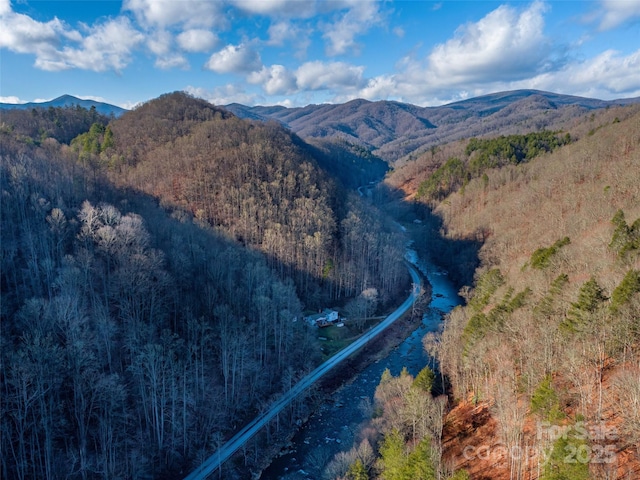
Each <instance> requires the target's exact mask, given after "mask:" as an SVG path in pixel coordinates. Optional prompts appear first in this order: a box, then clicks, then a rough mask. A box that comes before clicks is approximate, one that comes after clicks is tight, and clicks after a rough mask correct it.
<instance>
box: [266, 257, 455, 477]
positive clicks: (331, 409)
mask: <svg viewBox="0 0 640 480" xmlns="http://www.w3.org/2000/svg"><path fill="white" fill-rule="evenodd" d="M408 255H409V256H410V257H411V259H412V260H413V263H414V264H415V265H416V266H417V267H418V269H419V270H420V271H421V272H422V273H423V274H424V275H425V276H426V278H427V280H428V282H429V283H430V284H431V287H432V299H431V302H430V303H429V307H428V308H427V311H426V312H425V314H424V316H423V319H422V323H421V325H420V326H419V327H418V328H417V329H416V330H415V331H414V332H413V333H412V334H411V335H410V336H409V337H407V338H406V339H405V340H404V341H403V342H402V343H401V344H400V345H398V347H396V348H395V349H394V350H392V351H391V353H390V354H389V355H388V356H387V357H385V358H383V359H381V360H379V361H377V362H375V363H373V364H371V365H369V366H368V367H367V368H365V369H364V370H363V371H362V372H361V373H359V374H358V375H357V376H356V377H355V378H354V379H353V380H352V381H351V382H350V383H348V384H347V385H345V386H343V387H341V388H340V389H339V390H338V391H336V392H335V393H334V394H333V396H332V398H331V399H330V400H327V401H325V402H324V403H323V404H322V405H321V406H320V407H319V408H318V409H317V410H316V411H315V413H314V414H313V415H311V417H309V420H308V421H307V422H306V423H305V425H303V426H302V428H300V430H299V431H298V432H297V433H296V435H295V436H294V437H293V440H292V444H291V446H290V448H289V449H288V450H287V453H285V454H283V455H281V456H280V457H278V458H276V459H275V460H274V461H273V462H272V463H271V465H270V466H269V467H268V468H267V469H265V470H264V471H263V472H262V475H261V477H260V479H261V480H279V479H283V480H284V479H286V480H297V479H304V478H307V479H320V478H321V477H322V472H323V470H324V467H325V466H326V464H327V463H328V462H329V461H331V459H332V458H333V456H334V455H335V454H336V453H338V452H340V451H342V450H349V449H350V448H351V445H352V442H353V437H354V434H355V433H356V431H357V428H358V426H359V425H360V424H361V423H362V422H363V421H364V420H365V413H364V412H365V411H366V408H363V405H367V404H368V405H371V404H373V395H374V392H375V389H376V387H377V385H378V383H379V381H380V377H381V375H382V372H383V371H384V370H385V369H386V368H388V369H389V370H390V371H391V373H392V374H393V375H398V374H399V373H400V371H401V370H402V368H403V367H406V368H407V369H408V370H409V373H411V374H412V375H416V374H417V373H418V372H419V371H420V370H422V369H423V368H424V367H425V365H427V364H429V362H430V359H429V357H428V355H427V354H426V352H425V351H424V349H423V348H422V338H423V337H424V336H425V335H426V334H427V333H428V332H434V331H437V330H438V329H439V328H440V325H441V323H442V315H443V314H445V313H447V312H449V311H450V310H451V309H453V308H454V307H455V306H456V305H460V304H461V303H462V299H461V298H460V297H459V296H458V293H457V290H456V288H455V287H454V286H453V284H452V283H451V281H450V280H449V278H448V276H447V273H446V272H445V271H443V270H441V269H439V268H437V267H435V266H434V265H432V264H430V263H427V262H425V261H423V260H417V255H416V254H415V252H413V251H410V252H409V254H408ZM382 335H384V333H383V334H382ZM337 368H340V367H337Z"/></svg>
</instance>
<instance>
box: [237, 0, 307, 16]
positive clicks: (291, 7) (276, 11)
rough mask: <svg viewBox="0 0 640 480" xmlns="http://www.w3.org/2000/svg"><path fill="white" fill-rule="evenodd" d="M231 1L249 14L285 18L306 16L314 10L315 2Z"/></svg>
mask: <svg viewBox="0 0 640 480" xmlns="http://www.w3.org/2000/svg"><path fill="white" fill-rule="evenodd" d="M231 3H233V5H235V6H237V7H238V8H240V9H241V10H244V11H246V12H248V13H251V14H256V15H266V16H279V17H287V18H292V17H296V18H308V17H311V16H312V15H313V14H314V13H315V11H316V2H315V1H309V0H304V1H303V0H234V1H232V2H231Z"/></svg>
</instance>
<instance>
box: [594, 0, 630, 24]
mask: <svg viewBox="0 0 640 480" xmlns="http://www.w3.org/2000/svg"><path fill="white" fill-rule="evenodd" d="M598 17H599V18H600V19H601V21H600V25H599V29H600V30H611V29H613V28H616V27H618V26H620V25H622V24H624V23H627V22H629V21H634V20H636V21H637V20H638V19H640V2H638V1H634V0H626V1H624V0H623V1H621V0H603V2H602V12H601V14H600V15H598Z"/></svg>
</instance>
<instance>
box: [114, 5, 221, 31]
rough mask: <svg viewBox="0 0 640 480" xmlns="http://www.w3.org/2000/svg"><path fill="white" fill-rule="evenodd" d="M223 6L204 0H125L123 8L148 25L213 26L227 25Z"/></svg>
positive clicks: (142, 23) (141, 22)
mask: <svg viewBox="0 0 640 480" xmlns="http://www.w3.org/2000/svg"><path fill="white" fill-rule="evenodd" d="M221 6H222V2H219V1H203V0H124V2H123V5H122V9H123V10H124V11H131V12H133V14H134V15H135V17H136V19H137V20H138V22H139V23H140V24H141V25H144V26H147V27H168V26H171V25H184V26H185V27H186V28H198V27H201V28H211V27H214V26H218V27H222V26H224V25H226V18H225V17H224V15H223V14H222V13H221V11H220V7H221Z"/></svg>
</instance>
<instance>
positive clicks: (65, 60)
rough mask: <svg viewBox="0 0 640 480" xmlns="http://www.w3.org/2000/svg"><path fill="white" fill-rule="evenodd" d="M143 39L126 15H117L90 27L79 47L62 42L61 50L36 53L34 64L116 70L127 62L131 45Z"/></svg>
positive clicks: (96, 70) (43, 67) (48, 67)
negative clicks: (37, 54)
mask: <svg viewBox="0 0 640 480" xmlns="http://www.w3.org/2000/svg"><path fill="white" fill-rule="evenodd" d="M143 40H144V37H143V35H142V34H141V33H140V32H138V31H137V30H135V29H134V28H133V27H132V26H131V23H130V22H129V20H128V19H127V18H125V17H118V18H116V19H114V20H109V21H107V22H105V23H102V24H99V25H97V26H93V27H90V28H89V35H88V36H86V37H85V38H83V39H82V41H81V42H80V46H79V47H78V48H74V47H71V46H65V47H64V48H63V49H62V50H56V51H54V52H47V54H46V55H39V56H38V57H37V58H36V63H35V65H36V66H37V67H38V68H41V69H43V70H50V71H58V70H68V69H71V68H80V69H84V70H93V71H95V72H105V71H107V70H115V71H116V72H119V71H121V70H122V69H124V68H125V67H126V66H127V65H128V64H129V62H130V61H131V55H132V51H133V49H134V48H135V47H136V46H137V45H139V44H140V43H142V41H143Z"/></svg>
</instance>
